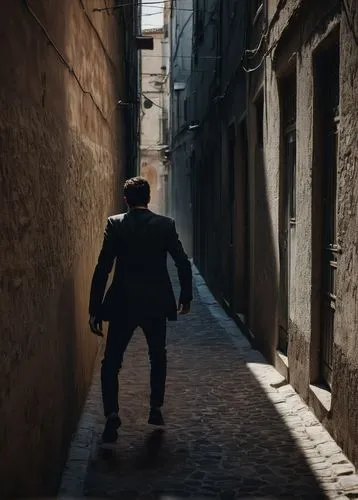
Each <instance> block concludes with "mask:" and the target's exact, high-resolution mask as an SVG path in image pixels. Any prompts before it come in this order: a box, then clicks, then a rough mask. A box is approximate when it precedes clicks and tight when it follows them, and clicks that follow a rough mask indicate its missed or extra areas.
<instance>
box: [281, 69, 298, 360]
mask: <svg viewBox="0 0 358 500" xmlns="http://www.w3.org/2000/svg"><path fill="white" fill-rule="evenodd" d="M296 88H297V83H296V72H295V71H294V72H292V73H291V74H290V75H289V76H288V77H286V78H284V79H283V80H282V81H281V146H282V147H281V176H280V193H281V195H280V242H279V245H280V307H279V338H278V349H279V350H280V351H281V352H282V353H283V354H287V350H288V343H289V320H290V298H291V296H292V293H291V289H292V287H293V286H294V280H293V276H294V271H295V263H296V114H297V113H296V109H297V103H296V100H297V90H296Z"/></svg>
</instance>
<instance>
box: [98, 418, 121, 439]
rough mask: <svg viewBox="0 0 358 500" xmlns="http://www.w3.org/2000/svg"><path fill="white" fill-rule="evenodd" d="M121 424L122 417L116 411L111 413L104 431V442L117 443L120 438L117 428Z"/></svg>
mask: <svg viewBox="0 0 358 500" xmlns="http://www.w3.org/2000/svg"><path fill="white" fill-rule="evenodd" d="M120 425H121V419H120V418H119V416H118V415H117V414H116V413H112V414H111V415H109V417H108V418H107V422H106V425H105V427H104V431H103V433H102V443H104V444H106V443H115V442H116V441H117V439H118V432H117V429H118V427H119V426H120Z"/></svg>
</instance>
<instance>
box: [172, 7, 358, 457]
mask: <svg viewBox="0 0 358 500" xmlns="http://www.w3.org/2000/svg"><path fill="white" fill-rule="evenodd" d="M172 29H174V27H172ZM357 40H358V16H357V4H356V2H354V1H353V0H350V1H348V0H346V1H344V2H343V1H338V0H331V1H323V0H322V1H321V0H318V1H317V2H315V3H314V6H313V5H312V3H310V2H307V1H304V0H292V1H289V0H286V1H284V0H277V1H276V0H267V1H264V2H262V1H253V2H244V1H243V2H241V1H239V0H236V1H234V0H232V1H230V2H223V1H220V0H217V1H215V0H211V1H210V0H206V1H204V0H194V2H193V38H192V59H191V68H190V77H189V85H188V89H187V92H188V95H189V103H188V105H187V106H188V107H187V113H188V116H189V117H190V118H189V119H188V121H189V123H188V127H187V129H188V132H186V133H188V134H189V131H190V133H191V137H192V140H191V147H190V149H189V151H190V153H186V154H185V153H184V154H183V158H180V157H179V156H177V155H175V154H174V148H175V144H176V143H175V134H174V133H173V126H172V144H171V146H172V171H173V172H174V171H179V170H180V171H184V170H185V169H186V168H187V169H188V178H189V179H190V192H191V193H192V194H191V200H190V201H191V205H192V230H190V234H189V239H190V238H191V241H192V245H193V256H194V261H195V263H196V265H197V266H198V267H199V269H200V271H201V273H202V274H203V276H204V277H205V279H206V281H207V283H208V284H209V286H210V288H211V290H212V291H213V293H214V295H215V296H216V298H217V299H218V300H219V301H220V302H221V303H222V305H223V306H224V307H225V308H226V309H227V311H228V312H229V313H230V314H231V315H232V316H233V317H234V318H235V319H236V320H237V322H238V323H239V324H240V325H241V326H242V328H243V329H244V331H245V332H246V333H247V334H248V335H249V336H250V338H251V340H252V341H253V342H254V344H255V345H256V346H257V347H258V348H259V349H260V350H261V351H262V352H263V353H264V354H265V356H266V357H267V359H268V360H269V361H270V362H271V363H272V364H274V365H275V366H276V367H277V368H278V369H279V370H280V371H281V372H282V374H284V375H285V377H286V378H287V380H288V381H289V383H291V384H292V385H293V387H294V388H295V389H296V390H297V392H298V393H299V394H300V395H301V396H302V398H303V399H304V400H305V401H307V402H308V403H309V404H310V406H311V407H312V409H313V410H314V411H315V412H316V414H317V415H318V417H319V418H320V419H321V420H322V421H323V422H324V424H325V425H326V427H327V429H328V430H329V431H330V432H331V434H332V435H333V436H334V437H335V439H336V440H337V442H338V443H339V445H341V446H342V447H343V449H344V450H345V452H346V453H347V454H348V456H349V457H350V459H352V460H353V461H354V462H355V464H358V451H357V450H358V413H357V411H356V409H357V408H358V401H357V391H356V387H357V385H358V370H357V362H356V353H357V345H356V344H357V340H356V339H357V335H356V327H357V312H356V310H357V308H356V299H355V294H356V288H357V284H358V267H357V266H358V265H357V263H356V247H357V231H356V226H357V222H358V219H357V214H356V209H355V206H356V197H357V192H358V181H357V176H356V167H357V155H358V146H357V141H356V137H357V128H358V125H357V124H358V122H357V112H358V111H357V110H358V105H357V100H358V97H357V95H358V94H357V83H356V78H355V77H354V75H355V74H356V73H357V69H358V48H357ZM173 63H174V59H173V58H172V64H173ZM171 99H172V102H175V94H174V95H173V94H172V98H171ZM187 165H190V166H189V167H188V166H187ZM175 189H177V190H178V194H177V199H176V198H175V196H173V204H174V206H175V207H176V208H175V209H176V210H177V211H180V210H181V207H180V203H178V201H177V200H182V199H184V196H186V194H184V193H183V189H184V188H183V187H182V183H179V182H177V183H176V184H175V185H174V190H175ZM185 217H188V215H185ZM188 227H189V225H188Z"/></svg>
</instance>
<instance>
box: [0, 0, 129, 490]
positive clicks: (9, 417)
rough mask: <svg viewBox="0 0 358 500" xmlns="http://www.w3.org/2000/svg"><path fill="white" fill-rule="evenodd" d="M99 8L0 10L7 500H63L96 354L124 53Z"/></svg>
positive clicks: (59, 3)
mask: <svg viewBox="0 0 358 500" xmlns="http://www.w3.org/2000/svg"><path fill="white" fill-rule="evenodd" d="M94 7H98V5H97V2H95V1H94V0H87V1H85V0H84V1H83V2H82V1H80V0H78V1H77V0H52V1H51V2H47V1H46V0H36V1H34V0H28V2H26V1H24V2H20V1H15V2H11V1H6V2H5V3H4V4H3V5H2V16H1V21H0V24H1V29H0V61H1V62H0V68H1V69H0V73H1V89H0V109H1V113H0V143H1V145H0V158H1V161H0V210H1V229H0V233H1V238H0V249H1V250H0V251H1V260H0V292H1V301H0V311H1V312H0V315H1V336H0V353H1V363H0V381H1V382H0V408H1V410H0V457H1V467H0V492H1V496H23V495H25V494H26V495H27V496H31V495H42V494H47V495H50V494H53V493H54V492H55V491H56V487H57V485H58V481H59V477H60V472H61V469H62V466H63V463H64V459H65V455H66V450H67V445H68V443H69V439H70V437H71V433H72V432H73V430H74V427H75V424H76V420H77V417H78V415H79V412H80V409H81V405H82V403H83V400H84V397H85V395H86V391H87V388H88V385H89V382H90V380H91V375H92V367H93V362H94V359H95V355H96V351H97V345H98V344H97V340H96V339H95V338H93V336H91V334H90V332H89V329H88V323H87V322H88V316H87V308H88V292H89V285H90V279H91V274H92V272H93V268H94V265H95V262H96V258H97V254H98V251H99V249H100V245H101V242H102V235H103V227H104V224H105V222H106V217H107V216H108V215H110V214H111V213H113V212H114V211H116V210H118V208H119V204H120V202H119V189H118V187H119V181H120V180H122V177H123V168H122V161H123V162H124V154H125V151H124V147H123V141H122V139H121V138H122V130H121V120H120V119H118V118H120V116H121V115H120V111H118V110H116V109H114V105H115V102H116V100H118V97H117V95H118V92H120V91H121V89H123V85H122V81H121V78H117V76H118V68H119V66H118V64H117V57H118V53H119V51H122V54H121V57H122V59H123V50H122V49H123V44H122V41H121V40H119V39H118V38H117V36H116V35H117V25H116V20H115V18H114V17H113V16H110V15H107V14H103V13H101V14H95V13H92V9H93V8H94ZM39 21H40V23H41V25H40V24H39ZM66 62H68V63H69V67H70V68H73V70H74V72H71V71H69V69H68V67H67V66H66ZM121 68H122V69H123V66H121ZM76 78H78V80H76Z"/></svg>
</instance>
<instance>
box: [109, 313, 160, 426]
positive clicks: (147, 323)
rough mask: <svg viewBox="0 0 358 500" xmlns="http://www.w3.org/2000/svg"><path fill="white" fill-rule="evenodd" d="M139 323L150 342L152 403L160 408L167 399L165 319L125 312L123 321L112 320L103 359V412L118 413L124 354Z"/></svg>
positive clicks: (148, 342) (151, 404)
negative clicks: (119, 385)
mask: <svg viewBox="0 0 358 500" xmlns="http://www.w3.org/2000/svg"><path fill="white" fill-rule="evenodd" d="M138 326H140V327H141V328H142V330H143V332H144V335H145V338H146V340H147V344H148V352H149V360H150V365H151V370H150V388H151V392H150V406H151V407H152V408H160V407H161V406H162V405H163V402H164V392H165V380H166V373H167V351H166V318H165V317H164V316H163V317H148V316H138V315H134V314H130V313H127V314H123V315H121V318H120V320H115V321H110V322H109V327H108V334H107V343H106V349H105V353H104V358H103V361H102V369H101V383H102V399H103V409H104V414H105V416H106V417H107V416H108V415H110V414H111V413H118V410H119V407H118V373H119V370H120V368H121V366H122V362H123V356H124V353H125V351H126V349H127V346H128V344H129V342H130V340H131V338H132V336H133V332H134V330H135V329H136V328H137V327H138Z"/></svg>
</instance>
